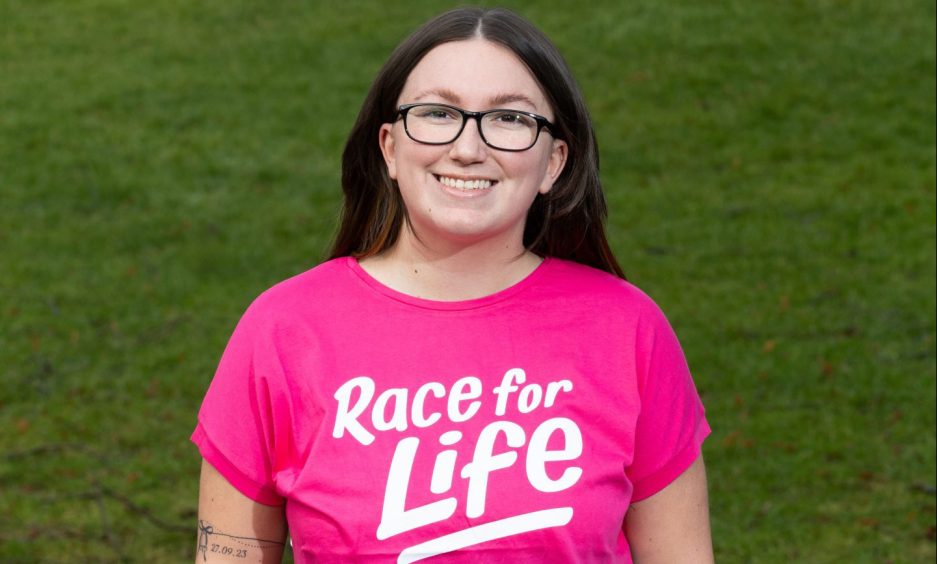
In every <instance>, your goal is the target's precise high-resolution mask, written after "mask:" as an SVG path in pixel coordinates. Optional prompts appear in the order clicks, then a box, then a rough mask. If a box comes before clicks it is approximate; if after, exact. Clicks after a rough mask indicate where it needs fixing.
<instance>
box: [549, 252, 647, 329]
mask: <svg viewBox="0 0 937 564" xmlns="http://www.w3.org/2000/svg"><path fill="white" fill-rule="evenodd" d="M549 261H550V262H549V265H548V266H549V269H548V273H547V274H548V276H547V277H545V281H546V286H548V287H549V288H550V291H552V292H553V293H556V294H557V296H556V297H557V298H563V300H564V302H568V301H569V300H570V299H574V300H576V301H578V302H581V303H584V304H587V305H588V306H589V307H592V308H599V307H601V308H611V310H613V311H619V310H622V309H624V310H627V311H630V312H632V313H650V314H652V315H659V314H660V308H659V307H658V306H657V304H656V303H655V302H654V300H653V299H651V297H650V296H648V295H647V294H646V293H645V292H644V291H642V290H641V289H640V288H638V287H637V286H635V285H634V284H632V283H631V282H628V281H627V280H624V279H622V278H619V277H617V276H615V275H614V274H611V273H608V272H605V271H604V270H599V269H597V268H593V267H591V266H586V265H584V264H580V263H577V262H572V261H567V260H562V259H556V258H551V259H549Z"/></svg>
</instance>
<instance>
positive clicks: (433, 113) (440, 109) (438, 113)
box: [411, 106, 462, 122]
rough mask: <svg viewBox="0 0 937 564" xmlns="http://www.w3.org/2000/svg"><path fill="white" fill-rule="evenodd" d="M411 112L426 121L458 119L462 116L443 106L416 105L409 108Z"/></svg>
mask: <svg viewBox="0 0 937 564" xmlns="http://www.w3.org/2000/svg"><path fill="white" fill-rule="evenodd" d="M411 111H412V112H413V114H414V115H415V116H416V117H418V118H420V119H424V120H427V121H437V122H446V121H459V120H461V119H462V117H461V116H460V115H459V112H457V111H455V110H453V109H452V108H447V107H445V106H417V107H415V108H413V110H411Z"/></svg>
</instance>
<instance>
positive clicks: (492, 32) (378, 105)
mask: <svg viewBox="0 0 937 564" xmlns="http://www.w3.org/2000/svg"><path fill="white" fill-rule="evenodd" d="M473 37H482V38H484V39H487V40H488V41H492V42H494V43H497V44H499V45H502V46H504V47H506V48H508V49H510V50H511V51H512V52H513V53H514V54H515V55H517V57H518V58H519V59H520V60H521V61H523V62H524V64H526V65H527V67H528V68H529V69H530V71H531V73H532V74H533V76H534V78H535V79H536V80H537V81H538V82H539V83H540V85H541V87H542V88H543V91H544V93H545V94H546V96H547V99H548V101H549V102H550V106H551V107H552V109H553V113H554V122H555V124H556V127H555V128H554V129H555V131H554V133H555V136H556V137H557V138H559V139H563V140H564V141H566V144H567V145H568V156H567V159H566V165H565V167H564V168H563V171H562V173H561V174H560V176H559V178H557V180H556V183H555V184H554V185H553V188H552V189H551V190H550V191H549V192H547V193H546V194H539V195H538V196H537V197H536V199H535V200H534V202H533V204H532V205H531V207H530V210H529V211H528V213H527V222H526V224H525V227H524V246H525V247H526V248H527V249H529V250H530V251H532V252H534V253H536V254H538V255H541V256H552V257H557V258H562V259H568V260H573V261H576V262H579V263H582V264H587V265H589V266H593V267H596V268H599V269H602V270H605V271H607V272H610V273H613V274H615V275H617V276H620V277H622V278H624V277H625V276H624V274H623V273H622V270H621V267H620V266H619V265H618V262H617V261H616V260H615V256H614V255H613V254H612V251H611V248H610V247H609V245H608V240H607V238H606V236H605V227H604V221H605V217H606V215H607V208H606V204H605V196H604V194H603V193H602V184H601V182H600V180H599V156H598V149H597V146H596V141H595V133H594V132H593V130H592V121H591V120H590V119H589V112H588V110H587V109H586V106H585V103H584V102H583V99H582V94H581V93H580V92H579V87H578V85H577V84H576V81H575V79H574V78H573V75H572V73H571V72H570V70H569V67H567V65H566V62H565V61H564V60H563V57H562V56H561V55H560V53H559V51H557V49H556V47H555V46H554V45H553V43H552V42H551V41H550V40H549V39H548V38H547V37H546V36H545V35H544V34H543V33H542V32H541V31H540V30H538V29H537V28H536V27H534V26H533V24H531V23H530V22H528V21H527V20H525V19H524V18H522V17H520V16H518V15H517V14H515V13H513V12H511V11H508V10H504V9H481V8H458V9H455V10H451V11H448V12H446V13H444V14H442V15H440V16H437V17H436V18H434V19H432V20H430V21H429V22H427V23H426V24H424V25H423V26H422V27H420V28H419V29H418V30H416V31H415V32H414V33H413V34H412V35H411V36H410V37H408V38H407V39H406V40H404V41H403V43H401V44H400V45H398V46H397V48H396V49H395V50H394V52H393V53H392V54H391V56H390V58H389V59H388V60H387V62H386V63H385V64H384V66H383V68H381V70H380V72H379V73H378V75H377V78H376V79H375V80H374V83H373V84H372V85H371V90H370V91H369V92H368V95H367V97H366V98H365V100H364V104H363V105H362V107H361V112H360V113H359V114H358V119H357V121H356V122H355V125H354V128H353V129H352V131H351V134H350V135H349V137H348V142H347V144H346V145H345V152H344V154H343V156H342V190H343V192H344V195H345V205H344V208H343V210H342V220H341V225H340V227H339V231H338V234H337V236H336V238H335V242H334V244H333V246H332V250H331V253H330V258H336V257H341V256H347V255H351V256H354V257H358V258H363V257H368V256H372V255H375V254H378V253H381V252H383V251H385V250H387V249H389V248H390V247H392V246H393V245H394V243H395V242H396V241H397V236H398V234H399V233H400V229H401V227H402V226H403V225H404V222H405V221H407V216H406V208H405V207H404V204H403V200H402V198H401V196H400V191H399V190H398V188H397V185H396V183H395V182H394V181H393V180H392V179H391V178H390V176H389V175H388V172H387V166H386V164H385V163H384V158H383V156H382V155H381V151H380V148H379V146H378V140H377V139H378V131H379V130H380V128H381V125H382V124H384V123H391V122H393V121H394V119H395V118H396V113H397V108H396V103H397V98H398V97H399V96H400V92H401V91H402V90H403V87H404V83H406V81H407V77H408V76H409V75H410V72H411V71H412V70H413V68H414V67H415V66H416V65H417V63H419V62H420V60H421V59H422V58H423V57H424V56H425V55H426V54H427V53H428V52H429V51H430V50H431V49H433V48H434V47H436V46H437V45H440V44H442V43H448V42H450V41H460V40H466V39H471V38H473Z"/></svg>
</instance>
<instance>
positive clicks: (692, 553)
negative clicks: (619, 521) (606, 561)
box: [625, 455, 714, 564]
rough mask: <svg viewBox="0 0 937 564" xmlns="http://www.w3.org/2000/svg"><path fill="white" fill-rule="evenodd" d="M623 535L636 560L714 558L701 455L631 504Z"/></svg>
mask: <svg viewBox="0 0 937 564" xmlns="http://www.w3.org/2000/svg"><path fill="white" fill-rule="evenodd" d="M625 535H626V536H627V537H628V543H629V544H630V545H631V555H632V557H633V558H634V561H635V563H636V564H657V563H661V564H671V563H673V562H681V563H690V564H696V563H699V564H709V563H712V562H713V561H714V559H713V547H712V535H711V533H710V530H709V496H708V494H707V491H706V466H705V464H704V463H703V457H702V455H700V457H699V458H697V459H696V461H695V462H694V463H693V464H692V465H691V466H690V467H689V468H687V470H686V471H685V472H684V473H683V474H681V475H680V476H679V477H678V478H677V479H676V480H674V481H673V482H672V483H671V484H670V485H668V486H667V487H665V488H664V489H662V490H661V491H659V492H657V493H656V494H654V495H652V496H651V497H649V498H647V499H643V500H641V501H639V502H636V503H633V504H632V505H631V507H630V508H629V509H628V514H627V515H626V516H625Z"/></svg>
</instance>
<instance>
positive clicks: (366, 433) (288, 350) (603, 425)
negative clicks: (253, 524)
mask: <svg viewBox="0 0 937 564" xmlns="http://www.w3.org/2000/svg"><path fill="white" fill-rule="evenodd" d="M708 434H709V426H708V425H707V423H706V419H705V417H704V413H703V407H702V404H701V403H700V400H699V397H698V395H697V393H696V390H695V388H694V385H693V381H692V379H691V377H690V373H689V371H688V369H687V366H686V362H685V360H684V356H683V352H682V351H681V349H680V345H679V344H678V342H677V339H676V337H675V336H674V333H673V331H672V330H671V328H670V325H669V324H668V323H667V320H666V319H665V318H664V316H663V314H662V313H661V311H660V310H659V309H658V308H657V306H656V305H655V304H654V303H653V302H652V301H651V300H650V299H649V298H648V297H647V296H645V295H644V294H643V293H641V292H640V291H639V290H637V289H636V288H635V287H634V286H632V285H630V284H628V283H627V282H624V281H622V280H620V279H618V278H615V277H613V276H611V275H608V274H606V273H603V272H600V271H597V270H594V269H591V268H588V267H585V266H582V265H578V264H575V263H570V262H566V261H561V260H556V259H547V260H546V261H544V263H543V264H542V265H541V266H540V267H539V268H538V269H537V270H536V271H534V272H533V273H532V274H531V275H530V276H528V277H527V278H526V279H525V280H523V281H521V282H520V283H518V284H516V285H515V286H512V287H511V288H508V289H506V290H504V291H502V292H499V293H497V294H494V295H491V296H487V297H485V298H481V299H477V300H469V301H462V302H435V301H429V300H423V299H419V298H413V297H410V296H407V295H404V294H401V293H398V292H395V291H394V290H391V289H389V288H387V287H385V286H383V285H382V284H380V283H379V282H377V281H376V280H374V279H373V278H371V277H370V276H369V275H368V274H367V273H365V272H364V271H363V270H362V269H361V267H360V266H359V265H358V264H357V262H356V261H355V260H353V259H350V258H342V259H336V260H333V261H330V262H327V263H324V264H322V265H320V266H318V267H316V268H314V269H312V270H310V271H308V272H306V273H304V274H301V275H299V276H296V277H294V278H292V279H290V280H287V281H285V282H283V283H281V284H278V285H277V286H275V287H274V288H272V289H271V290H269V291H267V292H265V293H264V294H263V295H261V296H260V297H259V298H258V299H257V300H256V301H255V302H254V303H253V304H252V305H251V307H250V308H248V310H247V312H246V313H245V314H244V316H243V318H242V319H241V321H240V323H239V324H238V326H237V329H236V330H235V331H234V335H233V336H232V337H231V340H230V342H229V344H228V347H227V349H226V350H225V353H224V356H223V357H222V360H221V363H220V365H219V367H218V371H217V373H216V374H215V378H214V380H213V381H212V383H211V386H210V388H209V390H208V392H207V394H206V396H205V400H204V403H203V404H202V409H201V411H200V413H199V423H198V426H197V428H196V430H195V432H194V434H193V435H192V440H193V441H194V442H195V443H196V444H197V445H198V446H199V450H200V452H201V454H202V456H204V457H205V459H206V460H208V462H209V463H211V464H212V465H213V466H214V467H215V468H217V469H218V470H219V471H220V472H221V473H222V474H223V475H224V476H225V477H226V478H227V479H228V480H229V481H230V482H231V483H232V484H233V485H234V486H235V487H236V488H237V489H238V490H240V491H241V492H243V493H244V494H245V495H247V496H248V497H250V498H252V499H254V500H256V501H258V502H260V503H265V504H280V503H286V514H287V519H288V521H289V527H290V535H291V538H292V541H293V547H294V554H295V557H296V561H297V562H358V561H361V562H413V561H417V560H422V559H424V558H428V559H429V560H428V561H429V562H480V561H481V562H631V556H630V551H629V549H628V543H627V539H626V538H625V536H624V534H623V533H622V521H623V519H624V516H625V512H626V511H627V509H628V506H629V504H630V503H631V502H633V501H636V500H639V499H643V498H646V497H648V496H650V495H653V494H654V493H655V492H657V491H659V490H660V489H662V488H664V487H665V486H666V485H667V484H669V483H670V482H671V481H673V480H674V479H675V478H676V477H677V476H679V475H680V473H682V472H683V471H684V470H685V469H686V468H687V467H689V466H690V464H691V463H692V462H693V461H694V460H695V459H696V458H697V457H698V456H699V453H700V445H701V444H702V442H703V440H704V439H705V437H706V436H707V435H708Z"/></svg>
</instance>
